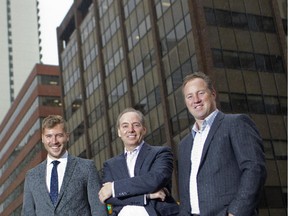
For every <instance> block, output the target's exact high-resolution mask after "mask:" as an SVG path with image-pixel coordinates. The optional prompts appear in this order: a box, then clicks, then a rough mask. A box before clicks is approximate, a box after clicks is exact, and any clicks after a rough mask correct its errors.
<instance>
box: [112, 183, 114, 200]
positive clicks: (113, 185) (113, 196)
mask: <svg viewBox="0 0 288 216" xmlns="http://www.w3.org/2000/svg"><path fill="white" fill-rule="evenodd" d="M112 197H115V191H114V182H112Z"/></svg>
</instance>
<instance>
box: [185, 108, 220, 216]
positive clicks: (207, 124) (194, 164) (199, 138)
mask: <svg viewBox="0 0 288 216" xmlns="http://www.w3.org/2000/svg"><path fill="white" fill-rule="evenodd" d="M217 113H218V110H215V111H214V112H212V113H211V114H210V115H209V116H208V117H206V118H205V119H204V121H203V124H202V126H201V128H200V129H198V128H197V126H196V123H195V124H194V126H193V128H192V135H193V137H194V141H193V147H192V153H191V173H190V191H189V192H190V204H191V214H200V209H199V199H198V190H197V174H198V170H199V166H200V162H201V157H202V152H203V147H204V143H205V141H206V138H207V136H208V133H209V131H210V128H211V125H212V123H213V121H214V119H215V116H216V115H217Z"/></svg>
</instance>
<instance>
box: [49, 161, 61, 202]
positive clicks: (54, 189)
mask: <svg viewBox="0 0 288 216" xmlns="http://www.w3.org/2000/svg"><path fill="white" fill-rule="evenodd" d="M52 163H53V168H52V172H51V180H50V198H51V201H52V203H53V205H55V204H56V202H57V198H58V172H57V165H58V164H59V163H60V162H59V161H57V160H55V161H52Z"/></svg>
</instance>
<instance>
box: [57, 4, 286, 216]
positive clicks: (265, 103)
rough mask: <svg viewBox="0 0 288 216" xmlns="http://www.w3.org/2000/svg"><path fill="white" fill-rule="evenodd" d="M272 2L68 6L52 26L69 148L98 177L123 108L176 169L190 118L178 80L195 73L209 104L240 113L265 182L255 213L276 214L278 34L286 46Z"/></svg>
mask: <svg viewBox="0 0 288 216" xmlns="http://www.w3.org/2000/svg"><path fill="white" fill-rule="evenodd" d="M276 3H277V2H276V1H274V0H273V1H272V0H261V1H260V0H255V1H254V0H253V1H250V0H203V1H189V0H153V1H152V0H151V1H148V0H144V1H140V0H122V1H118V0H98V1H96V0H94V1H92V0H91V1H82V2H81V1H79V2H77V3H74V5H73V7H77V8H78V10H77V12H76V13H73V14H72V13H69V14H68V15H67V16H66V17H65V19H64V21H65V22H63V23H62V25H61V26H60V28H58V44H62V46H60V47H59V55H60V56H61V58H60V65H61V70H62V75H61V76H62V79H61V80H62V85H63V92H64V95H63V104H64V106H63V108H64V113H65V117H66V119H67V121H68V124H69V125H68V126H69V130H70V131H71V142H70V146H69V151H70V152H71V153H72V154H74V155H78V156H81V157H86V158H91V159H93V160H94V161H95V164H96V166H97V168H98V170H99V172H101V168H102V165H103V162H104V161H105V160H107V159H109V158H111V157H113V156H115V155H117V154H119V153H122V152H123V145H122V142H121V140H120V139H119V138H118V137H117V133H116V128H115V124H116V118H117V116H118V114H119V113H120V112H121V111H122V110H123V109H124V108H126V107H129V106H132V107H135V108H137V109H139V110H141V111H142V112H143V113H144V114H145V117H146V119H147V123H148V124H147V126H148V134H147V137H146V139H145V140H146V141H147V142H149V143H150V144H152V145H168V146H171V147H172V149H173V151H174V156H175V165H176V164H177V145H178V143H179V141H180V140H181V138H183V137H184V136H185V135H186V134H187V133H189V130H190V129H189V128H190V127H191V125H192V124H193V122H194V120H193V118H192V117H191V115H190V114H189V113H188V111H187V109H186V107H185V104H184V101H183V98H182V92H181V84H182V80H183V78H184V77H185V76H186V75H187V74H189V73H192V72H194V71H197V70H203V69H204V72H207V73H209V74H210V75H212V76H213V77H214V78H215V80H216V88H217V90H218V98H217V99H218V106H219V108H220V109H221V110H223V111H224V112H227V113H246V114H248V115H250V116H251V117H252V118H253V119H254V121H255V123H256V124H257V126H258V128H259V130H260V133H261V135H262V137H263V141H264V146H265V154H266V159H267V168H268V179H267V182H266V186H265V189H264V191H263V196H262V200H261V204H260V215H263V216H264V215H265V216H266V215H269V216H273V215H275V216H276V215H277V216H281V215H286V208H287V206H286V196H287V178H286V171H287V165H286V162H287V133H286V130H287V124H286V120H287V92H286V86H287V82H286V78H287V69H286V66H287V61H286V56H285V54H284V53H285V52H286V50H285V49H286V48H285V47H284V46H283V43H282V42H281V39H280V38H281V37H282V38H283V37H284V38H285V40H286V35H285V32H286V29H285V28H284V27H283V22H284V21H285V20H287V17H285V16H284V15H283V14H284V13H282V12H281V11H282V10H283V8H282V7H283V4H282V3H283V2H282V1H280V0H279V1H278V3H277V4H276ZM280 3H281V4H280ZM275 5H276V6H277V7H275ZM272 6H273V7H272ZM67 23H69V25H67ZM205 69H209V71H205ZM176 167H177V166H175V173H174V176H173V193H174V194H175V197H177V184H176V180H175V179H176V173H177V172H176V171H177V170H176Z"/></svg>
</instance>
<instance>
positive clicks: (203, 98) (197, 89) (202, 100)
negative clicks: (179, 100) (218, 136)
mask: <svg viewBox="0 0 288 216" xmlns="http://www.w3.org/2000/svg"><path fill="white" fill-rule="evenodd" d="M183 94H184V98H185V104H186V106H187V108H188V110H189V112H190V113H191V114H192V115H193V116H194V118H195V120H196V122H202V121H203V120H204V119H205V118H206V117H207V116H209V115H210V114H211V113H212V112H213V111H214V110H215V109H216V93H215V91H211V90H210V89H209V88H208V86H207V83H206V82H205V81H204V80H203V79H201V78H195V79H193V80H191V81H189V82H187V84H186V85H185V86H184V88H183Z"/></svg>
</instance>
